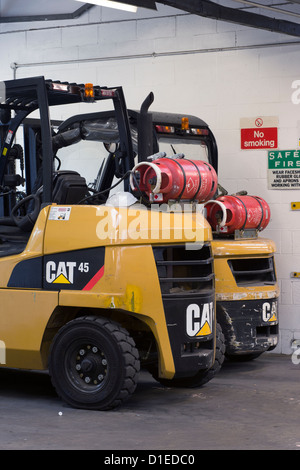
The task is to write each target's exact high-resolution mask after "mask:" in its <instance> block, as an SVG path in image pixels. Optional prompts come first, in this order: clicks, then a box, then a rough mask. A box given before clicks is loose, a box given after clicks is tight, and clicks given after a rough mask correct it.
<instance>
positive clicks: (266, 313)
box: [262, 302, 277, 322]
mask: <svg viewBox="0 0 300 470" xmlns="http://www.w3.org/2000/svg"><path fill="white" fill-rule="evenodd" d="M262 320H263V321H264V322H273V321H277V302H272V304H270V302H264V303H263V306H262Z"/></svg>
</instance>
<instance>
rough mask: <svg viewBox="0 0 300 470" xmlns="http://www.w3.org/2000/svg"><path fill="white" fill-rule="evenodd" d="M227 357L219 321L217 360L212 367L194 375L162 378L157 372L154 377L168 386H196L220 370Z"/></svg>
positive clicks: (217, 327)
mask: <svg viewBox="0 0 300 470" xmlns="http://www.w3.org/2000/svg"><path fill="white" fill-rule="evenodd" d="M224 358H225V337H224V335H223V333H222V328H221V326H220V325H219V324H218V323H217V326H216V356H215V362H214V364H213V365H212V367H211V368H210V369H208V370H205V371H201V370H200V371H199V372H198V373H197V374H196V375H194V376H193V377H182V378H178V379H161V378H158V377H157V374H153V376H154V378H155V379H156V380H157V381H158V382H160V383H161V384H162V385H165V386H167V387H187V388H195V387H201V386H202V385H204V384H206V383H207V382H209V381H210V380H211V379H213V378H214V377H215V375H216V374H217V373H218V372H219V371H220V369H221V367H222V364H223V362H224ZM155 375H156V376H155Z"/></svg>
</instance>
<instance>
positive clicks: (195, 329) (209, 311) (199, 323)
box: [186, 302, 214, 337]
mask: <svg viewBox="0 0 300 470" xmlns="http://www.w3.org/2000/svg"><path fill="white" fill-rule="evenodd" d="M213 315H214V304H213V302H210V303H206V304H204V305H202V306H201V307H200V306H199V305H198V304H190V305H189V306H188V307H187V309H186V332H187V334H188V335H189V336H190V337H195V336H207V335H210V334H211V333H212V323H213Z"/></svg>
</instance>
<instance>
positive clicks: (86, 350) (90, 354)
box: [75, 344, 107, 385]
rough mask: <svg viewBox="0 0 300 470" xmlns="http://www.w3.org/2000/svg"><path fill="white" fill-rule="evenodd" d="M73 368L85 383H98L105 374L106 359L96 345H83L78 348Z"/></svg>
mask: <svg viewBox="0 0 300 470" xmlns="http://www.w3.org/2000/svg"><path fill="white" fill-rule="evenodd" d="M75 369H76V371H77V372H78V375H79V377H80V379H81V380H83V381H84V382H85V384H90V385H99V384H100V383H101V382H103V380H104V378H105V376H106V374H107V360H106V357H105V355H104V353H103V352H102V351H101V350H100V349H99V348H98V347H96V346H92V345H90V344H88V345H84V346H81V348H80V349H79V350H78V353H77V356H76V366H75Z"/></svg>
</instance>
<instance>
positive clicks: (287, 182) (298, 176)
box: [268, 150, 300, 189]
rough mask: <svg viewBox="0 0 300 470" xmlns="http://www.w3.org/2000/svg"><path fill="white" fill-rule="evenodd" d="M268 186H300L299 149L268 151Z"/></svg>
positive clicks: (295, 187)
mask: <svg viewBox="0 0 300 470" xmlns="http://www.w3.org/2000/svg"><path fill="white" fill-rule="evenodd" d="M268 188H269V189H299V188H300V150H271V151H269V152H268Z"/></svg>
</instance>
